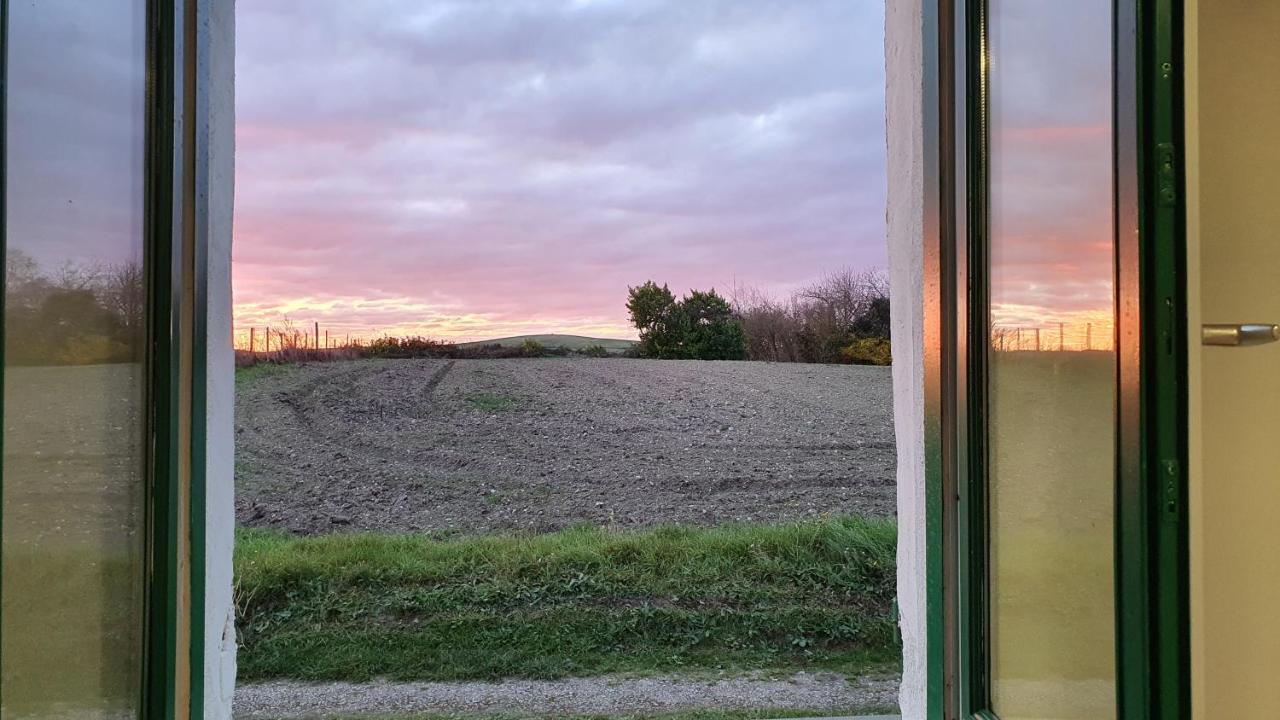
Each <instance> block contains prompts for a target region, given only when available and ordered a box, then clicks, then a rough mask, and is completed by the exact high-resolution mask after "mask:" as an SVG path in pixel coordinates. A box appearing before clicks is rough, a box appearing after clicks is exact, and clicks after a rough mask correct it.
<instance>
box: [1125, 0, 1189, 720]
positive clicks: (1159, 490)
mask: <svg viewBox="0 0 1280 720" xmlns="http://www.w3.org/2000/svg"><path fill="white" fill-rule="evenodd" d="M1138 8H1139V10H1138V12H1139V15H1138V33H1137V50H1138V53H1137V57H1138V72H1137V78H1138V96H1139V97H1140V98H1141V101H1140V103H1139V122H1138V127H1139V142H1138V152H1139V159H1138V166H1139V168H1141V171H1142V180H1141V183H1140V203H1139V208H1140V213H1139V235H1140V237H1141V238H1142V245H1143V248H1142V278H1143V283H1142V285H1143V295H1142V299H1143V303H1142V319H1143V324H1144V327H1145V328H1146V332H1145V333H1144V334H1143V340H1144V351H1143V357H1142V360H1143V369H1144V372H1143V401H1144V410H1143V421H1144V427H1145V430H1146V435H1145V437H1144V440H1145V443H1144V445H1145V448H1144V449H1145V451H1146V453H1147V461H1146V464H1145V470H1146V472H1145V479H1146V485H1147V487H1148V488H1149V495H1150V497H1149V503H1148V512H1149V517H1150V532H1149V536H1148V537H1149V540H1150V543H1151V556H1150V560H1149V569H1150V573H1151V575H1150V580H1149V581H1150V596H1151V599H1152V605H1151V618H1150V622H1151V629H1150V633H1151V647H1150V667H1151V679H1152V684H1153V688H1152V698H1151V708H1152V712H1151V717H1156V718H1186V717H1190V714H1191V697H1190V688H1191V673H1190V664H1191V661H1190V612H1189V599H1188V598H1189V578H1188V575H1189V559H1188V539H1187V538H1188V528H1189V522H1190V521H1189V515H1188V508H1187V500H1188V493H1187V477H1186V468H1187V418H1188V411H1187V397H1186V386H1187V364H1186V363H1187V343H1188V342H1189V339H1188V338H1187V337H1186V320H1187V314H1186V305H1187V298H1186V293H1187V290H1186V219H1185V218H1186V202H1185V201H1186V197H1185V196H1186V190H1185V187H1186V183H1185V172H1184V167H1183V158H1185V157H1186V153H1185V149H1184V148H1185V143H1184V137H1183V120H1184V117H1185V102H1184V98H1183V77H1184V75H1183V63H1184V55H1183V42H1182V38H1183V6H1182V2H1181V0H1139V1H1138Z"/></svg>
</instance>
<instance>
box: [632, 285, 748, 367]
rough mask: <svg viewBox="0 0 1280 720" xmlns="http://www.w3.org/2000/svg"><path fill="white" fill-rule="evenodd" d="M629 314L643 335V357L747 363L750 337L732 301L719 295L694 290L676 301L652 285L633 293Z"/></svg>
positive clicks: (664, 287) (664, 291) (667, 290)
mask: <svg viewBox="0 0 1280 720" xmlns="http://www.w3.org/2000/svg"><path fill="white" fill-rule="evenodd" d="M627 290H628V293H629V295H628V299H627V310H628V311H629V312H630V313H631V322H632V323H633V324H634V325H635V326H636V329H637V330H639V331H640V348H639V351H640V355H641V356H642V357H653V358H663V359H671V358H690V359H694V360H742V359H745V358H746V354H747V351H746V333H745V332H744V331H743V329H742V323H741V321H740V320H739V319H738V317H737V316H736V315H735V313H734V311H733V307H732V306H731V305H730V304H729V301H728V300H725V299H724V298H723V297H721V296H720V295H718V294H717V293H716V291H715V290H711V291H709V292H702V291H700V290H694V291H692V292H690V293H689V294H688V295H687V296H685V297H684V298H683V299H681V300H676V297H675V295H674V294H672V292H671V289H670V288H668V287H667V286H666V285H663V286H661V287H659V286H658V284H657V283H655V282H653V281H652V280H650V281H649V282H646V283H645V284H643V285H641V286H639V287H633V288H628V289H627Z"/></svg>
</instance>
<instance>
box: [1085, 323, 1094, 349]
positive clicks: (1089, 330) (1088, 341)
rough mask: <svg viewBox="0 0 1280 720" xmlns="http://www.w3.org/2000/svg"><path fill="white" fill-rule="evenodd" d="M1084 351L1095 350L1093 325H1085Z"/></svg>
mask: <svg viewBox="0 0 1280 720" xmlns="http://www.w3.org/2000/svg"><path fill="white" fill-rule="evenodd" d="M1084 349H1085V350H1092V349H1093V323H1085V325H1084Z"/></svg>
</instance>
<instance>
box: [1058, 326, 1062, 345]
mask: <svg viewBox="0 0 1280 720" xmlns="http://www.w3.org/2000/svg"><path fill="white" fill-rule="evenodd" d="M1062 348H1063V344H1062V323H1058V352H1062Z"/></svg>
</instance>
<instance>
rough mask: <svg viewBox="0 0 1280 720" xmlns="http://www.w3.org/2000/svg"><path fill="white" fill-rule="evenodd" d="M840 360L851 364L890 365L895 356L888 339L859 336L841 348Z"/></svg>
mask: <svg viewBox="0 0 1280 720" xmlns="http://www.w3.org/2000/svg"><path fill="white" fill-rule="evenodd" d="M840 360H841V361H842V362H844V363H847V364H851V365H889V364H890V363H891V362H892V360H893V357H892V353H891V352H890V347H889V341H888V340H885V339H884V338H858V339H857V340H854V341H853V342H852V343H851V344H849V345H846V346H845V347H844V348H843V349H841V350H840Z"/></svg>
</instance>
